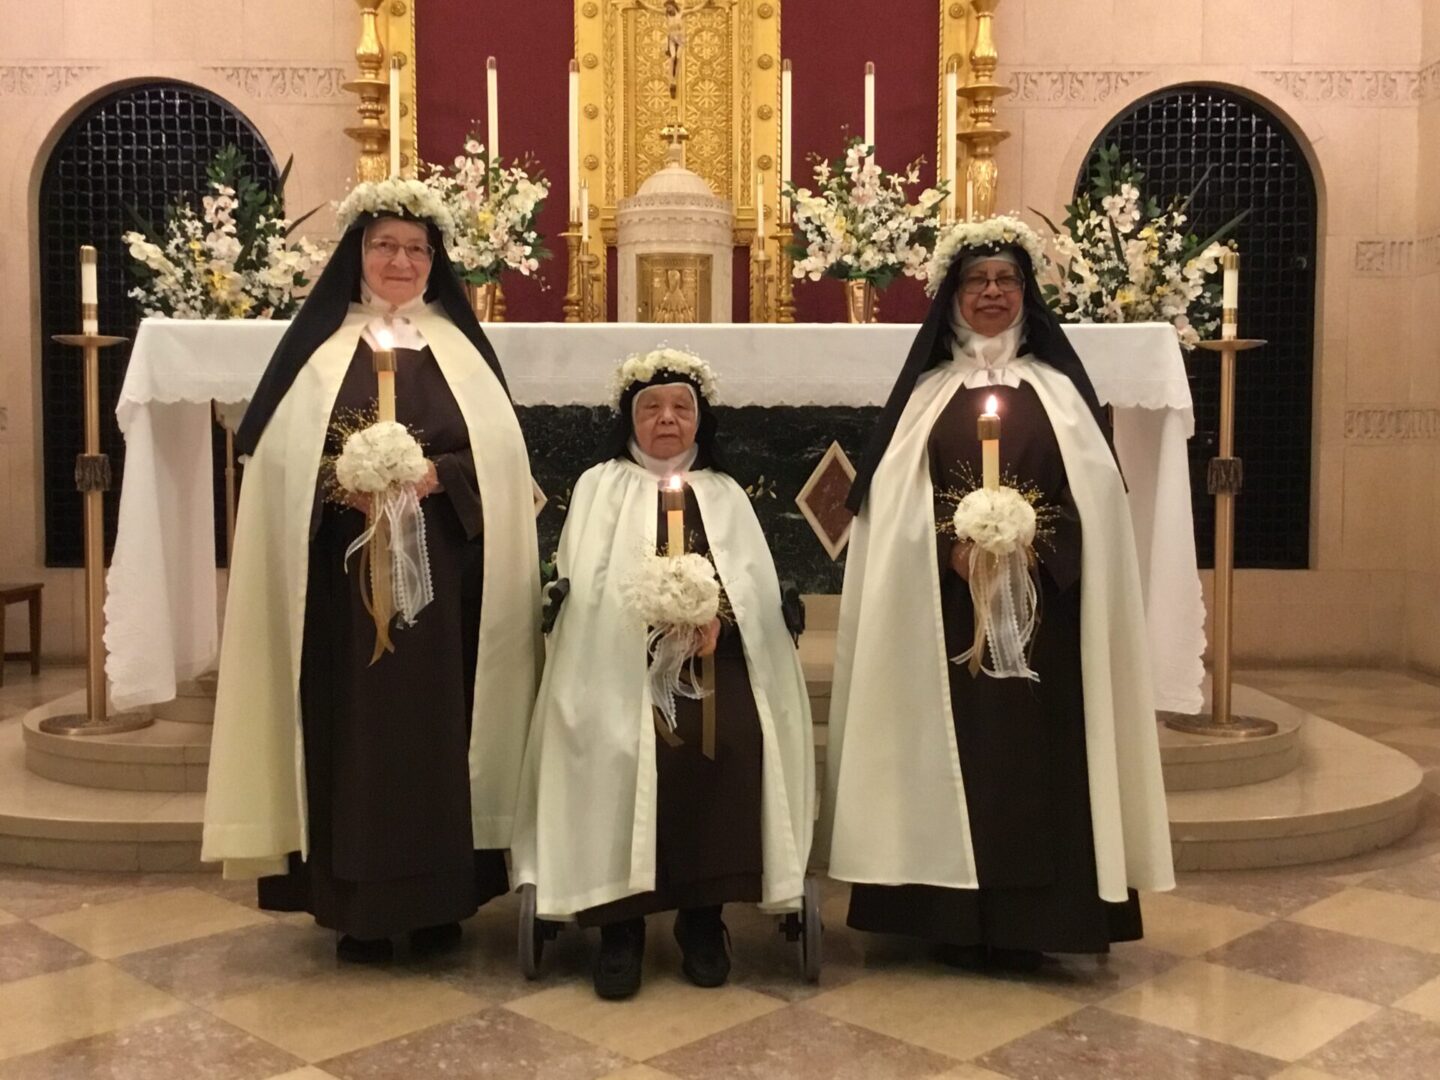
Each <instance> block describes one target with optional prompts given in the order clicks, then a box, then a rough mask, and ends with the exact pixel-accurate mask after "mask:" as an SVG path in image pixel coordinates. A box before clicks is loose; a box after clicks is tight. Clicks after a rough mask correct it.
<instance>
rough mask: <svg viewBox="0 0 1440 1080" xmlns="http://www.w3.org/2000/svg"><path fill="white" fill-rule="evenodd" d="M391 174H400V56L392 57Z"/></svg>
mask: <svg viewBox="0 0 1440 1080" xmlns="http://www.w3.org/2000/svg"><path fill="white" fill-rule="evenodd" d="M390 175H391V176H399V175H400V58H399V57H398V56H392V57H391V58H390Z"/></svg>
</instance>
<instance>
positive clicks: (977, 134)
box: [955, 0, 1011, 218]
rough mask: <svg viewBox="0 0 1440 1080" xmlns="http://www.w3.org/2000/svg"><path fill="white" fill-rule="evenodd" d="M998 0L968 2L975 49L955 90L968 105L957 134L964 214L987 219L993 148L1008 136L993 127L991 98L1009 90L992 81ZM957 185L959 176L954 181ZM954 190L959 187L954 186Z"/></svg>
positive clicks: (994, 181)
mask: <svg viewBox="0 0 1440 1080" xmlns="http://www.w3.org/2000/svg"><path fill="white" fill-rule="evenodd" d="M999 6H1000V0H971V7H972V8H974V10H975V20H976V25H975V47H974V48H973V49H971V50H970V76H971V77H970V80H969V81H968V82H967V83H966V84H965V85H964V86H961V87H959V88H958V93H959V94H960V96H961V97H963V98H965V99H967V100H968V101H969V102H970V110H969V112H970V127H969V129H968V130H966V131H962V132H960V134H959V138H960V141H961V142H963V143H964V144H965V146H966V150H967V154H966V158H967V162H966V167H965V175H966V179H967V181H968V182H970V183H972V184H973V190H974V199H973V206H972V207H970V208H968V209H967V214H974V215H975V216H976V217H979V218H988V217H990V216H991V215H992V214H994V213H995V192H996V188H997V186H998V183H999V173H1000V170H999V167H998V166H997V165H996V163H995V148H996V147H997V146H999V145H1000V143H1002V142H1004V141H1005V140H1006V139H1008V138H1009V137H1010V132H1008V131H1006V130H1005V129H1003V128H998V127H996V126H995V99H996V98H1000V97H1004V96H1005V95H1006V94H1008V93H1010V92H1011V91H1010V87H1008V86H1006V85H1005V84H1004V83H1001V82H997V81H996V80H995V69H996V67H997V66H998V65H999V62H1000V57H999V54H997V53H996V51H995V37H994V28H993V26H992V24H993V22H994V19H995V9H996V8H998V7H999ZM955 182H956V183H957V184H958V183H959V177H956V178H955ZM956 190H957V191H958V190H959V188H958V187H957V189H956Z"/></svg>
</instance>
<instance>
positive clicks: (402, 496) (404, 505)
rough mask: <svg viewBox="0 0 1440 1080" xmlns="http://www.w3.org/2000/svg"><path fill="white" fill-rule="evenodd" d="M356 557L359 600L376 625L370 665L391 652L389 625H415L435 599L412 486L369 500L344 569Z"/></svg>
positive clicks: (421, 516)
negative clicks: (357, 553)
mask: <svg viewBox="0 0 1440 1080" xmlns="http://www.w3.org/2000/svg"><path fill="white" fill-rule="evenodd" d="M357 551H358V552H359V553H360V599H361V601H362V602H363V603H364V604H365V610H366V611H367V612H369V614H370V617H371V619H373V620H374V622H375V651H374V652H373V653H372V654H371V656H370V663H372V664H373V663H375V661H377V660H379V659H380V657H381V656H383V655H384V654H385V653H387V652H394V651H395V643H394V642H393V641H391V639H390V623H391V621H392V620H393V619H394V618H395V617H396V616H397V615H398V616H399V618H400V625H401V626H402V627H404V626H414V625H415V620H416V618H417V617H418V616H419V614H420V612H421V611H422V610H423V609H424V608H425V606H426V605H427V604H429V603H430V601H431V600H433V599H434V598H435V589H434V584H433V582H432V580H431V576H430V549H429V546H428V544H427V543H426V539H425V515H424V513H423V512H422V511H421V509H420V499H419V497H418V496H417V495H416V494H415V487H414V485H412V484H406V485H404V486H403V487H398V488H391V489H390V490H388V491H385V492H383V493H382V494H380V495H376V496H372V498H371V501H370V509H369V511H368V512H367V514H366V523H365V531H364V532H362V533H361V534H360V535H359V536H357V537H356V538H355V540H354V541H353V542H352V543H351V544H350V546H349V547H348V548H346V549H345V565H346V567H347V568H348V567H349V565H350V557H351V556H352V555H354V554H355V553H356V552H357Z"/></svg>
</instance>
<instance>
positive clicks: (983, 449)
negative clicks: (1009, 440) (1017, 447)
mask: <svg viewBox="0 0 1440 1080" xmlns="http://www.w3.org/2000/svg"><path fill="white" fill-rule="evenodd" d="M997 406H998V402H996V400H995V395H994V394H991V395H990V397H989V399H988V400H987V401H986V402H985V411H984V412H983V413H981V414H980V421H979V423H978V424H977V425H976V427H977V429H978V430H977V434H978V435H979V437H980V473H981V477H982V480H981V482H982V483H983V484H984V485H985V489H986V490H987V491H995V490H996V489H997V488H999V487H1000V414H999V413H998V412H996V408H997Z"/></svg>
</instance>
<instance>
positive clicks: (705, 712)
mask: <svg viewBox="0 0 1440 1080" xmlns="http://www.w3.org/2000/svg"><path fill="white" fill-rule="evenodd" d="M700 689H701V690H703V691H704V692H705V696H704V697H703V698H701V699H700V752H701V753H702V754H704V755H705V756H706V757H707V758H709V759H710V760H711V761H714V760H715V658H714V657H713V656H706V657H702V658H701V660H700ZM650 716H651V719H653V720H654V721H655V730H656V731H657V732H659V734H660V738H661V739H663V740H664V741H665V745H666V746H668V747H670V748H671V749H674V748H675V747H677V746H684V745H685V740H684V739H682V738H680V736H679V735H677V734H676V733H675V732H673V731H671V730H670V725H669V724H667V723H665V718H664V717H663V716H661V715H660V710H659V709H658V708H655V707H653V706H652V707H651V709H650Z"/></svg>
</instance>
